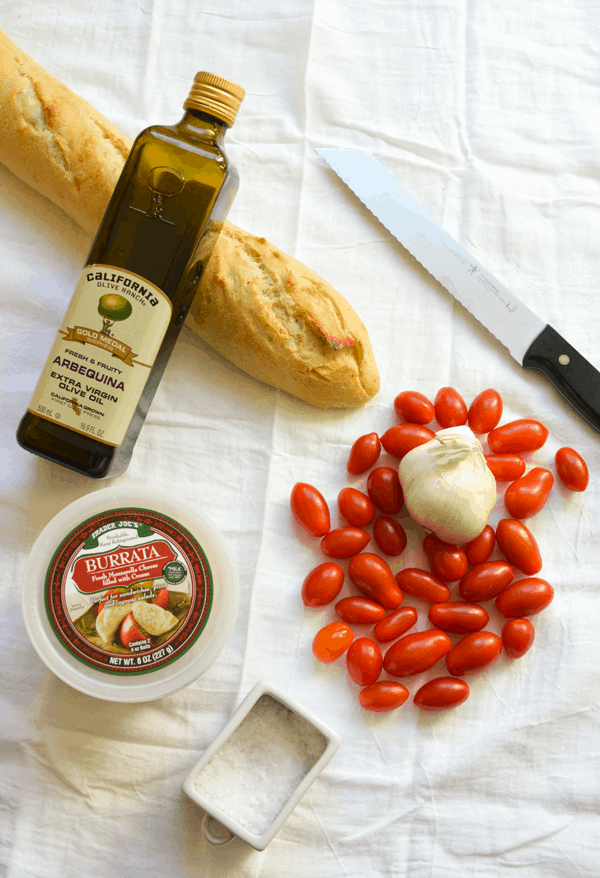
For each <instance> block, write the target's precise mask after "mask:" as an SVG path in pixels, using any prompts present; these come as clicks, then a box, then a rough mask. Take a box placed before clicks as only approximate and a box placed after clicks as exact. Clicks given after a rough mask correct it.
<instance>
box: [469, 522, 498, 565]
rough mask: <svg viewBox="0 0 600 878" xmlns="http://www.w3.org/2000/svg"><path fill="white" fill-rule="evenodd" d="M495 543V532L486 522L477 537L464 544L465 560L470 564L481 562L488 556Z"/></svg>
mask: <svg viewBox="0 0 600 878" xmlns="http://www.w3.org/2000/svg"><path fill="white" fill-rule="evenodd" d="M495 545H496V534H495V533H494V528H493V527H492V526H491V525H490V524H486V526H485V527H484V529H483V530H482V531H481V533H480V534H479V536H478V537H475V539H474V540H471V542H470V543H467V545H466V546H465V553H466V555H467V561H469V563H470V564H483V562H484V561H487V559H488V558H489V557H490V555H491V554H492V552H493V551H494V547H495Z"/></svg>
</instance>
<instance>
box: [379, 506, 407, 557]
mask: <svg viewBox="0 0 600 878" xmlns="http://www.w3.org/2000/svg"><path fill="white" fill-rule="evenodd" d="M373 536H374V538H375V542H376V543H377V545H378V546H379V548H380V549H381V551H382V552H383V553H384V554H385V555H390V556H393V557H397V556H398V555H401V554H402V552H403V551H404V550H405V548H406V543H407V537H406V531H405V530H404V528H403V527H402V525H401V524H400V522H398V521H396V520H395V519H394V518H389V516H387V515H380V516H379V517H378V518H377V519H376V521H375V524H374V525H373Z"/></svg>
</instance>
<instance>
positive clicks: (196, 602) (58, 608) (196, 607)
mask: <svg viewBox="0 0 600 878" xmlns="http://www.w3.org/2000/svg"><path fill="white" fill-rule="evenodd" d="M212 597H213V584H212V574H211V570H210V565H209V563H208V560H207V558H206V555H205V553H204V551H203V549H202V547H201V546H200V544H199V543H198V542H197V540H195V539H194V537H193V536H192V535H191V534H190V533H189V532H188V531H187V530H186V529H185V528H184V527H183V526H182V525H181V524H179V523H178V522H176V521H174V520H173V519H171V518H169V517H168V516H166V515H162V514H160V513H158V512H155V511H152V510H149V509H139V508H121V509H116V510H111V511H109V512H105V513H102V514H101V515H97V516H94V517H93V518H89V519H87V520H86V521H83V522H82V523H81V524H79V525H78V526H77V527H76V528H75V529H74V530H73V531H71V533H70V534H69V535H68V536H67V537H66V538H65V539H64V540H63V541H62V543H61V544H60V546H59V547H58V549H57V550H56V552H55V553H54V556H53V558H52V561H51V563H50V566H49V568H48V572H47V575H46V583H45V602H46V611H47V614H48V619H49V621H50V625H51V626H52V629H53V631H54V633H55V634H56V636H57V637H58V639H59V641H60V642H61V643H62V645H63V646H64V647H65V649H67V650H68V652H69V653H71V655H74V656H75V657H76V658H77V659H79V660H80V661H82V662H84V663H85V664H86V665H88V666H90V667H92V668H96V669H97V670H99V671H104V672H106V673H111V674H120V675H131V674H134V675H137V674H140V673H147V672H149V671H155V670H158V669H159V668H163V667H165V665H167V664H170V663H171V662H173V661H174V660H175V659H177V658H178V657H179V656H181V655H182V653H184V652H186V651H187V650H188V649H189V648H190V647H191V646H192V645H193V644H194V643H195V641H196V640H197V638H198V637H199V636H200V634H201V632H202V630H203V629H204V627H205V626H206V623H207V621H208V618H209V615H210V610H211V606H212Z"/></svg>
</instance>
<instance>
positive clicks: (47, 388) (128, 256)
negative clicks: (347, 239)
mask: <svg viewBox="0 0 600 878" xmlns="http://www.w3.org/2000/svg"><path fill="white" fill-rule="evenodd" d="M244 94H245V92H244V90H243V89H242V88H241V87H240V86H238V85H236V84H235V83H233V82H230V81H229V80H227V79H223V78H222V77H220V76H216V75H214V74H211V73H205V72H201V73H197V74H196V76H195V78H194V84H193V86H192V88H191V91H190V93H189V95H188V97H187V99H186V100H185V102H184V104H183V106H184V110H185V114H184V116H183V118H182V119H181V121H180V122H178V123H177V124H175V125H153V126H151V127H150V128H147V129H146V130H144V131H142V132H141V134H140V135H139V136H138V137H137V139H136V140H135V142H134V144H133V146H132V149H131V153H130V155H129V157H128V159H127V161H126V163H125V167H124V168H123V172H122V174H121V176H120V178H119V181H118V183H117V186H116V188H115V191H114V194H113V196H112V198H111V200H110V203H109V205H108V207H107V209H106V213H105V215H104V218H103V220H102V224H101V226H100V228H99V230H98V233H97V235H96V238H95V240H94V243H93V244H92V248H91V251H90V254H89V256H88V259H87V262H86V265H85V267H84V269H83V272H82V274H81V277H80V279H79V282H78V284H77V286H76V288H75V292H74V294H73V298H72V299H71V303H70V305H69V307H68V309H67V312H66V314H65V317H64V320H63V323H62V324H61V326H60V329H59V331H58V334H57V337H56V340H55V342H54V344H53V346H52V349H51V351H50V354H49V356H48V359H47V360H46V364H45V366H44V368H43V370H42V374H41V376H40V379H39V381H38V384H37V386H36V388H35V391H34V393H33V397H32V399H31V402H30V404H29V407H28V410H27V412H26V414H25V416H24V417H23V419H22V421H21V423H20V425H19V428H18V431H17V441H18V443H19V445H21V447H23V448H25V449H27V450H28V451H31V452H33V453H34V454H38V455H40V456H41V457H45V458H47V459H48V460H52V461H54V462H56V463H59V464H62V465H63V466H66V467H69V468H70V469H73V470H76V471H77V472H80V473H83V474H85V475H87V476H90V477H91V478H95V479H102V478H106V477H108V476H114V475H118V474H119V473H122V472H124V470H125V469H126V468H127V466H128V464H129V461H130V459H131V454H132V452H133V447H134V445H135V442H136V439H137V437H138V434H139V431H140V429H141V427H142V425H143V423H144V420H145V418H146V415H147V414H148V409H149V408H150V404H151V402H152V399H153V397H154V394H155V392H156V389H157V387H158V384H159V382H160V379H161V377H162V374H163V371H164V369H165V366H166V364H167V361H168V359H169V356H170V355H171V352H172V350H173V345H174V344H175V341H176V339H177V336H178V335H179V332H180V330H181V328H182V326H183V322H184V320H185V317H186V314H187V312H188V308H189V306H190V304H191V302H192V299H193V297H194V294H195V292H196V289H197V285H198V281H199V280H200V277H201V275H202V271H203V267H204V266H205V264H206V262H207V261H208V258H209V257H210V254H211V252H212V249H213V247H214V245H215V243H216V240H217V237H218V234H219V231H220V229H221V227H222V225H223V222H224V220H225V217H226V216H227V213H228V211H229V208H230V206H231V203H232V201H233V198H234V196H235V193H236V191H237V187H238V180H239V178H238V174H237V172H236V170H235V168H234V167H233V166H232V165H231V164H230V162H229V160H228V159H227V156H226V154H225V151H224V147H223V139H224V136H225V133H226V131H227V129H228V128H229V127H230V126H231V125H233V122H234V120H235V117H236V114H237V111H238V108H239V105H240V103H241V101H242V100H243V97H244Z"/></svg>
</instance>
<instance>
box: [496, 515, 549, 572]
mask: <svg viewBox="0 0 600 878" xmlns="http://www.w3.org/2000/svg"><path fill="white" fill-rule="evenodd" d="M496 541H497V543H498V548H499V549H500V551H501V552H502V554H503V555H504V557H505V558H506V560H507V561H509V562H510V563H511V564H513V565H514V566H515V567H518V568H519V570H521V571H522V572H523V573H526V574H527V575H528V576H533V575H534V573H539V572H540V570H541V569H542V556H541V554H540V550H539V547H538V544H537V541H536V539H535V537H534V536H533V534H532V533H531V531H530V530H529V528H528V527H527V525H525V524H523V522H522V521H517V520H516V519H514V518H502V519H500V521H499V522H498V524H497V525H496Z"/></svg>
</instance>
